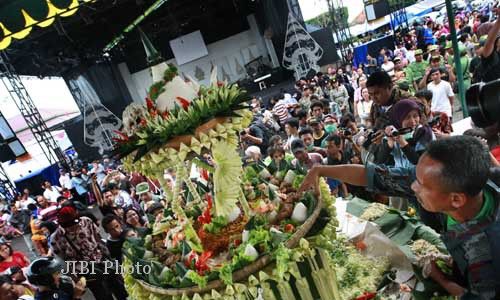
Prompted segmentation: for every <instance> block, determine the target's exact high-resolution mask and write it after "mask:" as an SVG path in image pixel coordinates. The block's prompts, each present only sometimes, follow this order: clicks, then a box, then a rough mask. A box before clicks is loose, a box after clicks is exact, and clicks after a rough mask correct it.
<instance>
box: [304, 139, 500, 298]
mask: <svg viewBox="0 0 500 300" xmlns="http://www.w3.org/2000/svg"><path fill="white" fill-rule="evenodd" d="M491 166H492V161H491V158H490V154H489V153H488V151H487V149H486V148H485V147H484V146H483V145H482V144H481V142H480V141H478V140H477V139H476V138H473V137H469V136H455V137H449V138H445V139H442V140H438V141H435V142H433V143H431V144H430V145H429V147H428V149H427V151H426V152H425V153H424V154H423V155H422V156H421V158H420V160H419V162H418V164H417V166H412V167H409V168H390V167H389V168H388V167H385V166H376V165H373V164H368V165H366V166H362V165H339V166H316V167H314V168H313V169H312V170H310V171H309V173H308V175H307V176H306V178H305V179H304V182H303V184H302V186H301V188H300V191H305V190H307V189H309V188H311V187H312V188H314V189H315V191H318V178H319V177H322V176H325V177H330V178H335V179H338V180H340V181H343V182H346V183H349V184H352V185H358V186H367V187H368V189H369V190H372V191H374V192H377V193H383V194H387V195H390V196H400V197H401V196H403V197H416V200H417V203H418V204H419V206H420V207H419V210H420V214H421V216H422V214H423V213H425V212H427V214H429V213H433V214H434V217H435V220H437V221H438V223H439V227H440V231H441V239H442V240H443V242H444V244H445V245H446V247H447V249H448V251H449V253H450V254H451V256H452V257H453V260H454V264H455V268H454V270H455V272H454V274H453V276H452V278H451V279H450V278H449V277H446V276H445V275H444V274H443V273H442V272H441V271H440V270H439V269H438V268H437V266H436V265H435V264H434V263H432V264H431V269H430V272H429V276H430V277H431V278H433V279H434V280H435V281H436V282H437V283H439V284H440V285H441V286H442V287H443V288H445V289H446V290H447V291H448V292H449V293H450V294H451V295H454V296H462V297H463V298H462V299H499V297H500V256H499V255H498V253H499V251H500V242H499V241H500V209H499V208H500V189H499V188H498V185H496V184H495V183H493V182H492V181H490V180H489V177H490V174H492V172H491V171H490V167H491Z"/></svg>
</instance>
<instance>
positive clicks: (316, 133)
mask: <svg viewBox="0 0 500 300" xmlns="http://www.w3.org/2000/svg"><path fill="white" fill-rule="evenodd" d="M308 123H309V126H310V127H311V130H312V132H313V134H312V136H313V139H314V146H315V147H321V142H322V141H323V140H324V139H325V137H326V136H327V135H328V134H327V133H326V132H325V131H324V130H323V121H322V119H320V118H311V119H309V122H308Z"/></svg>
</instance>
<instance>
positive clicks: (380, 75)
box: [366, 71, 409, 144]
mask: <svg viewBox="0 0 500 300" xmlns="http://www.w3.org/2000/svg"><path fill="white" fill-rule="evenodd" d="M366 87H367V88H368V93H369V95H370V99H372V100H373V105H372V108H371V110H370V118H369V120H370V122H371V124H373V128H374V132H375V137H374V140H373V142H374V143H375V144H380V142H381V141H382V138H383V137H384V133H383V132H384V128H385V127H387V126H388V125H390V123H391V122H390V117H389V114H390V111H391V109H392V107H393V105H394V104H396V102H398V101H399V100H400V99H405V98H408V97H409V95H408V94H407V93H405V92H403V91H401V90H400V89H399V88H398V87H396V86H394V85H393V83H392V80H391V77H390V76H389V74H387V73H386V72H384V71H377V72H374V73H373V74H372V75H371V76H370V77H369V78H368V81H367V82H366Z"/></svg>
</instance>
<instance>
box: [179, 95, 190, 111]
mask: <svg viewBox="0 0 500 300" xmlns="http://www.w3.org/2000/svg"><path fill="white" fill-rule="evenodd" d="M176 98H177V101H179V103H180V104H181V106H182V108H183V109H184V110H187V109H188V107H189V105H190V104H191V103H190V102H189V101H188V100H186V99H185V98H182V97H176Z"/></svg>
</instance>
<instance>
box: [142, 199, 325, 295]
mask: <svg viewBox="0 0 500 300" xmlns="http://www.w3.org/2000/svg"><path fill="white" fill-rule="evenodd" d="M322 207H323V201H322V200H321V197H319V198H318V202H317V206H316V208H315V209H314V211H313V213H312V214H311V215H310V216H309V218H307V220H306V221H305V222H304V223H303V224H302V226H300V227H299V228H298V229H297V231H296V232H295V233H294V234H293V235H292V236H291V237H290V238H289V239H288V240H287V241H286V243H285V246H286V247H288V248H295V247H296V246H297V245H298V243H299V241H300V239H301V238H303V237H304V236H305V235H306V234H307V233H308V232H309V230H311V228H312V226H313V225H314V223H315V222H316V220H317V219H318V216H319V213H320V211H321V208H322ZM271 262H272V256H271V255H269V254H267V255H263V256H260V257H259V258H258V259H257V260H256V261H254V262H253V263H251V264H250V265H248V266H246V267H244V268H242V269H240V270H238V271H236V272H234V273H233V282H239V281H243V280H245V279H247V278H248V277H249V276H250V275H252V274H254V273H257V272H258V271H260V270H262V269H263V268H265V267H266V266H267V265H268V264H269V263H271ZM137 281H138V282H139V283H140V284H141V285H142V286H143V287H144V288H145V289H146V290H148V291H149V292H152V293H156V294H160V295H167V296H181V295H183V294H185V295H186V296H192V295H193V294H195V293H198V294H203V293H206V292H210V291H211V290H221V289H222V288H224V287H225V286H226V284H225V283H224V282H222V281H221V280H213V281H210V282H209V283H208V284H207V285H206V286H204V287H202V288H201V287H199V286H192V287H187V288H160V287H157V286H153V285H151V284H149V283H147V282H145V281H142V280H137Z"/></svg>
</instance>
